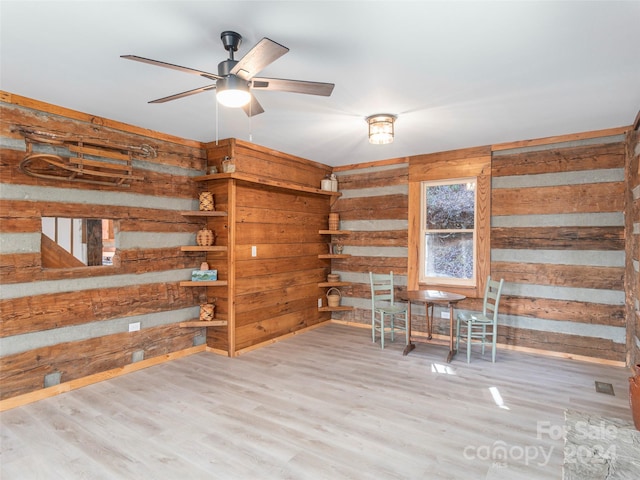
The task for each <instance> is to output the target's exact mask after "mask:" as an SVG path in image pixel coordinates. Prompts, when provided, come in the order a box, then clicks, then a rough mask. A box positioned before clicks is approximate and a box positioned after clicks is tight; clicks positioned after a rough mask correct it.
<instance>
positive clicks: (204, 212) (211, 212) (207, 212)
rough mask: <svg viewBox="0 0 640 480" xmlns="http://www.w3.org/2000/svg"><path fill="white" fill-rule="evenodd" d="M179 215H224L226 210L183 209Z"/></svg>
mask: <svg viewBox="0 0 640 480" xmlns="http://www.w3.org/2000/svg"><path fill="white" fill-rule="evenodd" d="M180 215H182V216H183V217H226V216H227V212H223V211H219V210H183V211H181V212H180Z"/></svg>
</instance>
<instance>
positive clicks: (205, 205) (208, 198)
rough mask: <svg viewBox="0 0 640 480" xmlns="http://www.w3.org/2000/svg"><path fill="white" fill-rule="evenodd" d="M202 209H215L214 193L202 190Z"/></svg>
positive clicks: (208, 210)
mask: <svg viewBox="0 0 640 480" xmlns="http://www.w3.org/2000/svg"><path fill="white" fill-rule="evenodd" d="M200 210H203V211H207V212H210V211H212V210H215V207H214V205H213V193H211V192H202V193H201V194H200Z"/></svg>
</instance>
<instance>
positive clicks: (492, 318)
mask: <svg viewBox="0 0 640 480" xmlns="http://www.w3.org/2000/svg"><path fill="white" fill-rule="evenodd" d="M503 284H504V279H501V280H500V281H499V282H497V281H495V280H491V276H489V277H487V287H486V289H485V291H484V302H483V304H482V313H481V314H477V315H475V314H471V313H467V312H460V313H458V315H457V317H456V318H457V320H456V332H457V334H456V350H458V347H459V345H460V341H463V342H465V343H466V344H467V363H470V362H471V344H472V342H473V343H480V344H481V345H482V355H484V347H485V344H487V343H489V341H491V361H492V362H495V361H496V342H497V340H498V305H499V304H500V295H501V293H502V285H503ZM487 327H489V328H487ZM463 332H464V334H463Z"/></svg>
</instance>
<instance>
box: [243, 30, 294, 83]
mask: <svg viewBox="0 0 640 480" xmlns="http://www.w3.org/2000/svg"><path fill="white" fill-rule="evenodd" d="M288 51H289V49H288V48H287V47H285V46H283V45H280V44H279V43H276V42H274V41H273V40H270V39H268V38H263V39H262V40H260V41H259V42H258V43H257V44H256V45H255V46H254V47H253V48H252V49H251V50H249V51H248V52H247V54H246V55H245V56H244V57H242V58H241V59H240V60H239V61H238V63H237V64H236V65H235V66H234V67H233V68H232V69H231V73H232V74H234V75H237V76H239V77H240V78H241V79H243V80H251V79H252V78H253V77H254V76H255V75H257V74H258V73H259V72H260V70H262V69H263V68H265V67H266V66H267V65H269V64H270V63H272V62H274V61H276V60H277V59H278V58H280V57H281V56H282V55H284V54H285V53H287V52H288Z"/></svg>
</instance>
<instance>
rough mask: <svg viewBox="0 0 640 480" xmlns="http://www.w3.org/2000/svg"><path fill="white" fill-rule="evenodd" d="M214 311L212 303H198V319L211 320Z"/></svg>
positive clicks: (214, 307)
mask: <svg viewBox="0 0 640 480" xmlns="http://www.w3.org/2000/svg"><path fill="white" fill-rule="evenodd" d="M215 311H216V306H215V305H214V304H212V303H203V304H202V305H200V320H201V321H203V322H210V321H211V320H213V314H214V312H215Z"/></svg>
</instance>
